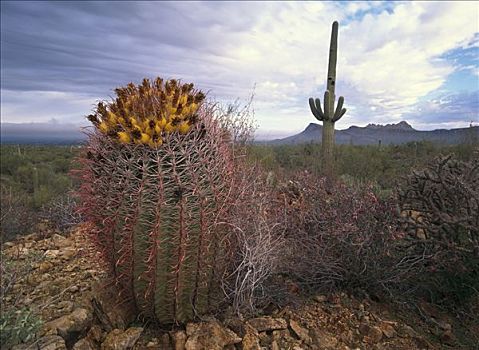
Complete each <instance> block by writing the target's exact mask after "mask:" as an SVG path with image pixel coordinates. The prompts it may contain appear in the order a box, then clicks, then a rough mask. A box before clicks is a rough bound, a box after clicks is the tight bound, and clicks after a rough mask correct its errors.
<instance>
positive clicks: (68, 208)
mask: <svg viewBox="0 0 479 350" xmlns="http://www.w3.org/2000/svg"><path fill="white" fill-rule="evenodd" d="M76 208H77V203H76V200H75V197H74V196H73V195H72V193H66V194H64V195H62V196H59V197H57V198H55V199H53V200H52V201H50V202H49V203H48V204H46V205H43V206H42V208H41V210H40V214H39V216H40V218H41V219H43V220H46V221H48V222H50V223H52V224H53V225H54V227H55V228H56V229H59V230H60V231H67V230H68V229H70V228H72V227H73V226H75V225H78V224H79V223H80V222H81V221H82V217H81V215H80V214H79V213H78V212H77V211H76Z"/></svg>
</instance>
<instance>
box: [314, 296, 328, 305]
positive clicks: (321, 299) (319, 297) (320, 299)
mask: <svg viewBox="0 0 479 350" xmlns="http://www.w3.org/2000/svg"><path fill="white" fill-rule="evenodd" d="M314 300H316V301H317V302H318V303H324V302H325V301H326V296H325V295H322V294H320V295H316V296H315V297H314Z"/></svg>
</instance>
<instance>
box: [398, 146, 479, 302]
mask: <svg viewBox="0 0 479 350" xmlns="http://www.w3.org/2000/svg"><path fill="white" fill-rule="evenodd" d="M398 198H399V204H400V207H401V209H402V211H403V213H405V214H408V215H404V217H403V220H404V221H405V224H406V228H407V229H408V231H409V233H410V236H409V239H410V240H411V241H412V242H414V248H415V249H416V250H419V251H420V252H421V251H426V252H428V254H429V255H430V256H431V258H430V259H428V264H427V268H428V274H426V275H425V276H423V278H421V289H422V290H423V292H424V293H425V294H426V296H428V297H429V298H430V299H431V300H432V301H433V302H436V303H440V304H445V305H447V306H453V305H458V304H464V303H465V302H467V301H468V300H469V299H470V297H472V296H474V295H475V296H476V297H477V296H479V292H478V290H479V161H478V159H477V154H476V158H475V159H474V158H473V159H471V161H468V162H463V161H459V160H457V159H455V158H454V157H452V156H451V155H449V156H441V157H438V158H437V159H436V160H435V161H433V162H431V164H429V165H428V166H427V167H426V168H425V169H424V170H417V171H413V173H412V174H411V175H409V176H407V177H406V178H405V179H404V181H403V183H402V184H401V186H400V187H399V189H398ZM417 255H419V253H417Z"/></svg>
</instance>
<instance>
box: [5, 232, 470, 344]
mask: <svg viewBox="0 0 479 350" xmlns="http://www.w3.org/2000/svg"><path fill="white" fill-rule="evenodd" d="M86 229H87V228H83V229H78V230H75V231H74V232H73V233H72V234H71V235H69V236H68V237H65V236H62V235H61V234H59V233H58V232H56V233H55V232H54V231H52V230H43V232H42V233H41V234H33V235H29V236H25V237H22V238H20V239H19V240H17V241H15V242H7V243H5V244H4V245H3V247H2V250H3V259H5V260H8V261H9V263H10V264H18V266H21V267H22V268H20V269H19V270H22V271H23V272H24V273H23V275H21V276H20V275H19V278H16V279H11V281H13V282H12V285H11V286H10V288H9V289H8V292H7V294H6V295H5V296H4V300H3V304H2V305H4V306H12V305H15V307H16V308H22V307H29V308H30V309H32V310H33V312H34V313H35V314H36V315H38V316H39V317H40V318H41V319H42V325H41V327H40V329H39V330H38V331H37V333H36V336H35V338H34V340H32V341H31V342H30V343H29V344H20V345H16V346H14V347H13V349H16V350H18V349H42V350H57V349H58V350H59V349H75V350H93V349H102V350H110V349H111V350H120V349H171V350H173V349H174V350H180V349H185V350H200V349H205V350H215V349H218V350H220V349H231V350H233V349H243V350H247V349H249V350H253V349H255V350H256V349H257V350H260V349H272V350H280V349H292V350H301V349H305V350H306V349H318V350H319V349H344V350H346V349H378V350H379V349H397V350H410V349H473V348H474V340H478V341H479V339H471V334H474V329H472V327H474V325H470V324H467V325H465V324H462V323H461V321H460V320H458V319H456V318H454V317H452V316H451V315H448V314H445V313H442V312H441V311H440V310H438V309H437V308H436V307H433V306H432V305H430V304H427V303H423V304H420V305H419V306H418V310H417V312H413V311H411V310H409V311H408V310H401V309H400V308H399V307H397V306H392V305H388V304H381V303H378V302H374V301H372V300H370V299H368V298H365V299H358V298H355V297H351V296H348V295H346V294H344V293H340V294H334V295H329V296H325V295H317V296H316V297H314V298H311V299H308V300H304V302H302V303H301V305H300V306H297V307H294V308H292V307H285V308H281V309H276V310H274V311H272V312H271V313H270V315H267V316H261V317H256V318H251V319H247V320H245V319H239V318H237V317H224V318H223V319H221V320H218V319H214V318H208V319H205V320H203V321H201V322H195V323H189V324H187V325H186V327H181V326H175V327H173V328H170V329H166V330H165V329H162V330H160V329H158V327H155V326H153V325H142V324H140V323H138V321H135V320H134V319H132V318H131V313H130V312H129V310H127V309H126V308H125V307H122V306H119V305H117V304H115V302H114V300H115V298H114V296H115V290H114V288H113V287H111V285H110V284H108V282H107V279H106V276H105V274H104V272H103V271H102V269H101V267H100V265H99V259H98V256H97V255H96V254H95V252H94V250H93V249H91V247H90V246H89V244H88V243H87V241H86V240H85V238H84V231H85V230H86ZM25 267H27V269H25ZM4 277H5V276H3V277H2V284H3V283H4V282H5V281H4V279H5V278H4ZM475 327H477V328H476V331H477V332H476V334H479V327H478V326H477V325H476V326H475ZM477 349H479V346H478V347H477Z"/></svg>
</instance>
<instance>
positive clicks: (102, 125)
mask: <svg viewBox="0 0 479 350" xmlns="http://www.w3.org/2000/svg"><path fill="white" fill-rule="evenodd" d="M98 129H100V131H101V132H102V133H104V134H106V133H107V132H108V124H107V123H106V122H101V123H100V125H99V126H98Z"/></svg>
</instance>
